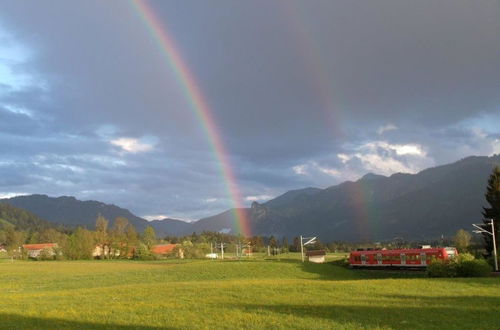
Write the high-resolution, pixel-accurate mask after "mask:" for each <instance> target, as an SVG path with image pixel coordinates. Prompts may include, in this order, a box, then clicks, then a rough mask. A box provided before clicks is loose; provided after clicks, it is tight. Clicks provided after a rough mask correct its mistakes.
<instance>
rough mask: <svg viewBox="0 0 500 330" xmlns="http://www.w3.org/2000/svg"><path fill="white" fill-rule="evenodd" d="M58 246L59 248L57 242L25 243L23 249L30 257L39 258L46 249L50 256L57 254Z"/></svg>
mask: <svg viewBox="0 0 500 330" xmlns="http://www.w3.org/2000/svg"><path fill="white" fill-rule="evenodd" d="M56 248H58V245H57V243H40V244H23V250H24V251H26V252H27V254H28V257H30V258H38V257H39V256H40V254H41V253H42V251H46V253H47V254H48V255H49V256H55V255H56V251H55V249H56Z"/></svg>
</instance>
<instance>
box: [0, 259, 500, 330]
mask: <svg viewBox="0 0 500 330" xmlns="http://www.w3.org/2000/svg"><path fill="white" fill-rule="evenodd" d="M334 257H335V256H334ZM298 259H299V258H298V257H297V256H293V257H291V258H280V259H279V260H278V258H274V259H264V258H262V259H258V260H242V261H238V260H224V261H221V260H215V261H211V260H166V261H151V262H145V261H50V262H36V261H16V260H15V261H14V262H11V261H10V260H0V300H1V302H2V303H1V306H2V307H1V308H0V327H1V328H6V329H35V328H37V329H38V328H52V329H64V328H93V329H141V328H142V329H155V328H173V329H203V328H206V329H209V328H210V329H213V328H217V329H235V328H253V329H255V328H259V329H260V328H287V329H289V328H301V329H332V328H334V329H360V328H369V329H372V328H380V329H391V328H392V329H408V328H415V329H444V328H448V329H458V328H474V329H494V328H498V327H499V325H500V278H473V279H456V278H454V279H431V278H425V277H424V274H423V273H420V272H417V273H415V272H413V273H400V272H394V271H392V272H388V271H362V270H349V269H344V268H341V267H338V266H335V265H333V264H331V263H327V264H319V265H317V264H309V263H304V264H302V263H301V262H300V261H299V260H298Z"/></svg>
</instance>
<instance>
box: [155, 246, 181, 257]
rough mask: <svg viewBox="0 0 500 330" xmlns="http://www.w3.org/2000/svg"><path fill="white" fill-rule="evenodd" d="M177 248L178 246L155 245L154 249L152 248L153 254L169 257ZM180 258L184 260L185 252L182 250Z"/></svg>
mask: <svg viewBox="0 0 500 330" xmlns="http://www.w3.org/2000/svg"><path fill="white" fill-rule="evenodd" d="M176 247H177V244H158V245H153V247H152V248H151V252H153V253H154V254H158V255H161V256H167V255H169V254H172V253H174V249H175V248H176ZM178 257H179V258H181V259H184V252H183V251H182V249H179V252H178Z"/></svg>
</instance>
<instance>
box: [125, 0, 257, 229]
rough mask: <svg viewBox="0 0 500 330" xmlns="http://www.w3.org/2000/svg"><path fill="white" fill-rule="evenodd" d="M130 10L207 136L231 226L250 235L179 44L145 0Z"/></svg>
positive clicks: (220, 147) (230, 172)
mask: <svg viewBox="0 0 500 330" xmlns="http://www.w3.org/2000/svg"><path fill="white" fill-rule="evenodd" d="M130 3H131V5H132V7H133V8H134V11H135V12H137V13H138V15H139V17H140V18H141V20H142V21H143V22H144V24H145V26H146V28H147V30H148V32H149V34H150V36H151V38H152V39H153V40H154V42H155V43H156V45H157V46H158V49H159V50H160V51H161V53H162V55H163V56H164V58H165V60H166V62H167V63H168V64H169V66H170V68H171V69H172V71H173V72H174V74H175V76H176V78H177V80H178V82H179V84H180V86H181V88H182V91H183V93H184V95H185V97H186V99H187V100H188V102H189V105H190V108H191V109H192V111H193V112H194V114H195V115H196V117H197V118H198V120H199V121H200V123H201V126H202V127H203V130H204V132H205V134H206V136H207V137H208V141H209V144H210V147H211V148H212V150H213V153H214V155H215V158H216V161H217V163H218V164H219V171H220V173H221V176H222V177H223V178H224V183H225V187H226V189H227V194H228V197H229V199H230V200H231V201H232V204H233V208H232V209H233V212H234V219H235V220H234V221H235V227H236V229H237V231H238V233H240V234H242V235H243V236H245V237H250V236H251V230H250V223H249V220H248V216H247V214H246V211H245V210H244V205H243V199H242V195H241V192H240V190H239V188H238V183H237V180H236V176H235V175H234V171H233V168H232V166H231V162H230V161H229V157H228V153H227V151H226V149H225V147H224V144H223V142H222V139H221V137H220V135H219V133H218V129H217V125H216V123H215V119H214V116H213V114H212V111H211V109H210V106H209V104H208V103H207V101H206V99H205V97H204V96H203V93H202V92H201V89H200V87H199V85H198V84H197V82H196V79H195V77H194V76H193V74H192V73H191V71H190V70H189V67H188V66H187V64H186V62H185V61H184V59H183V58H182V55H181V52H180V50H179V48H178V47H177V46H176V44H175V42H174V39H173V38H172V36H171V35H170V34H169V33H168V29H167V28H166V27H165V25H164V24H162V22H161V21H160V19H159V18H158V17H157V16H156V14H155V13H154V10H153V8H152V7H151V5H149V4H148V2H147V1H145V0H130Z"/></svg>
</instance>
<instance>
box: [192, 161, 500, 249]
mask: <svg viewBox="0 0 500 330" xmlns="http://www.w3.org/2000/svg"><path fill="white" fill-rule="evenodd" d="M495 165H500V155H497V156H492V157H468V158H465V159H462V160H460V161H458V162H455V163H453V164H448V165H443V166H438V167H434V168H429V169H426V170H423V171H421V172H419V173H417V174H403V173H397V174H393V175H391V176H390V177H385V176H381V175H375V174H368V175H365V176H364V177H362V178H361V179H359V180H358V181H356V182H350V181H348V182H344V183H341V184H339V185H336V186H332V187H329V188H326V189H315V188H313V189H311V188H306V189H300V190H293V191H290V192H287V193H285V194H283V195H281V196H279V197H277V198H275V199H273V200H271V201H268V202H266V203H264V204H258V203H253V204H252V207H251V208H250V209H249V210H248V215H249V218H250V227H251V228H252V232H253V234H257V235H275V236H287V237H289V238H291V237H294V236H297V235H306V236H310V235H314V236H319V237H320V238H321V239H323V240H327V241H330V240H363V239H370V240H383V239H391V238H394V237H396V236H402V237H404V238H407V239H421V238H434V237H439V236H441V235H442V234H444V235H448V236H449V235H452V234H453V233H455V232H456V231H457V230H458V229H460V228H464V229H470V226H471V225H470V224H471V223H473V222H479V221H480V219H481V210H482V206H484V205H485V199H484V192H485V189H486V182H487V179H488V176H489V175H490V173H491V170H492V168H493V167H494V166H495ZM228 212H229V211H228ZM228 212H224V213H221V214H219V215H216V216H214V217H210V218H207V219H203V222H204V223H205V225H204V228H210V229H211V230H221V229H222V228H226V229H227V228H228V226H229V225H231V224H233V225H232V227H231V228H232V229H233V230H235V229H236V227H235V226H234V219H233V218H232V217H231V213H230V212H229V213H228ZM200 221H201V220H200ZM216 224H218V226H217V225H216ZM194 225H195V226H196V223H195V224H194Z"/></svg>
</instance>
